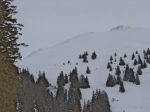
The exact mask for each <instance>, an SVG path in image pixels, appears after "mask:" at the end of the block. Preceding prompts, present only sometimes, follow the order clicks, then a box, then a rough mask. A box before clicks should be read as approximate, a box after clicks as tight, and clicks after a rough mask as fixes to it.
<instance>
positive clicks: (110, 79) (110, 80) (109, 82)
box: [106, 74, 115, 87]
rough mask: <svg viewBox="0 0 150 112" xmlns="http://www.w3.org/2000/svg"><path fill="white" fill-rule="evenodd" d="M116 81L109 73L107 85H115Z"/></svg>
mask: <svg viewBox="0 0 150 112" xmlns="http://www.w3.org/2000/svg"><path fill="white" fill-rule="evenodd" d="M114 86H115V81H114V78H113V76H112V75H111V74H109V75H108V78H107V81H106V87H114Z"/></svg>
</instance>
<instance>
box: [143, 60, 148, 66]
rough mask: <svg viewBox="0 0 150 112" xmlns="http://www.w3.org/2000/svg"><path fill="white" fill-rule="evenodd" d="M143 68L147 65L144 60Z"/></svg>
mask: <svg viewBox="0 0 150 112" xmlns="http://www.w3.org/2000/svg"><path fill="white" fill-rule="evenodd" d="M143 68H147V64H146V62H145V60H144V63H143Z"/></svg>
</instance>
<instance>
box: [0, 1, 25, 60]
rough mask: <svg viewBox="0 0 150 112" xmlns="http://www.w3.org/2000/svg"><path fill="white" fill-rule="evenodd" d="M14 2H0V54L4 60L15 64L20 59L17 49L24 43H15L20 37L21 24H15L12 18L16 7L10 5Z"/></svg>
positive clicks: (15, 21)
mask: <svg viewBox="0 0 150 112" xmlns="http://www.w3.org/2000/svg"><path fill="white" fill-rule="evenodd" d="M13 1H14V0H0V53H3V54H5V56H6V57H5V58H7V59H9V60H11V61H12V62H15V61H16V59H21V54H20V51H19V47H20V46H21V45H24V46H25V44H24V43H17V40H18V38H19V37H20V36H21V35H22V34H21V32H20V31H21V29H22V26H23V25H21V24H18V23H17V19H16V18H15V17H14V16H15V14H16V13H17V11H16V6H14V5H12V4H13V3H12V2H13Z"/></svg>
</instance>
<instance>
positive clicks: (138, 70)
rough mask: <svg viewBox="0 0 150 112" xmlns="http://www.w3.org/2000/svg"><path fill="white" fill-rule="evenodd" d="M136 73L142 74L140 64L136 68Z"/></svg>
mask: <svg viewBox="0 0 150 112" xmlns="http://www.w3.org/2000/svg"><path fill="white" fill-rule="evenodd" d="M137 74H138V75H142V68H141V66H139V67H138V69H137Z"/></svg>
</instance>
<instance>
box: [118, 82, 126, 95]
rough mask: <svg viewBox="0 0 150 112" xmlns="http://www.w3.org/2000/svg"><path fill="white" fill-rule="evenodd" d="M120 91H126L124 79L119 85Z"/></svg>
mask: <svg viewBox="0 0 150 112" xmlns="http://www.w3.org/2000/svg"><path fill="white" fill-rule="evenodd" d="M119 92H121V93H124V92H125V88H124V84H123V81H122V80H121V81H120V87H119Z"/></svg>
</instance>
